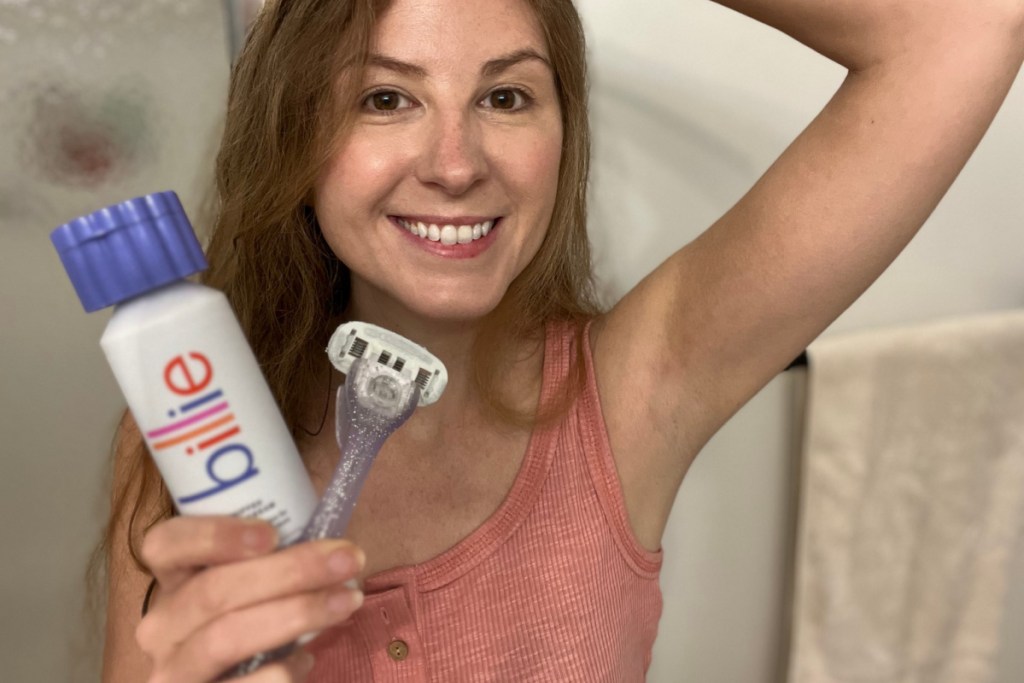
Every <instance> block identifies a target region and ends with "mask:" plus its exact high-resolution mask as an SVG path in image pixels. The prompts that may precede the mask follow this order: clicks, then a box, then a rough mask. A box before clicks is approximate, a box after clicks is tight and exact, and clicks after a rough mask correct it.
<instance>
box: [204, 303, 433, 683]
mask: <svg viewBox="0 0 1024 683" xmlns="http://www.w3.org/2000/svg"><path fill="white" fill-rule="evenodd" d="M327 357H328V358H329V359H330V361H331V364H332V365H333V366H334V367H335V368H337V369H338V371H339V372H342V373H344V374H345V382H344V384H342V385H341V386H340V387H338V395H337V402H336V407H335V413H334V415H335V436H336V438H337V441H338V447H339V448H340V449H341V457H340V458H339V460H338V466H337V467H336V468H335V470H334V475H333V476H332V477H331V481H330V483H329V484H328V485H327V489H326V490H325V491H324V495H323V498H321V500H320V503H319V505H317V508H316V510H315V511H314V512H313V516H312V517H311V518H310V520H309V522H308V523H307V524H306V527H305V529H304V530H303V532H302V534H301V535H300V536H299V538H298V539H297V540H296V541H295V543H302V542H305V541H313V540H321V539H325V538H342V537H344V535H345V531H346V529H348V524H349V521H350V520H351V519H352V513H353V511H354V510H355V506H356V500H357V499H358V497H359V492H360V491H361V490H362V488H363V484H364V483H365V481H366V477H367V475H369V473H370V467H371V466H372V465H373V461H374V459H375V458H376V457H377V454H378V453H379V452H380V449H381V447H382V446H383V445H384V442H385V441H386V440H387V438H388V437H389V436H391V435H392V434H393V433H394V432H395V431H396V430H397V429H398V428H399V427H401V426H402V424H404V423H405V421H406V420H408V419H409V416H410V415H412V413H413V411H414V410H415V409H416V407H417V406H420V405H430V404H432V403H434V402H435V401H437V399H439V398H440V397H441V394H442V392H444V388H445V386H447V384H448V371H447V369H446V368H445V367H444V363H442V362H441V361H440V360H438V358H437V357H436V356H434V355H433V354H431V353H430V352H429V351H427V350H426V349H425V348H423V347H422V346H420V345H418V344H414V343H413V342H411V341H409V340H408V339H406V338H405V337H403V336H401V335H399V334H395V333H394V332H391V331H389V330H385V329H384V328H382V327H377V326H376V325H371V324H370V323H364V322H348V323H345V324H343V325H341V326H340V327H339V328H338V329H337V330H335V331H334V334H333V335H331V339H330V341H329V342H328V344H327ZM316 635H317V634H316V633H311V634H307V635H305V636H303V637H302V638H300V639H299V640H298V641H296V642H295V643H291V644H289V645H285V646H283V647H280V648H278V649H276V650H271V651H269V652H264V653H261V654H259V655H256V656H255V657H253V658H251V659H249V660H248V661H245V662H243V663H241V664H239V665H237V666H236V667H235V668H233V669H231V670H230V671H228V672H227V673H226V674H225V675H224V676H222V677H221V678H220V679H219V680H225V679H228V678H235V677H238V676H244V675H246V674H249V673H252V672H253V671H255V670H256V669H258V668H260V667H261V666H263V665H264V664H267V663H269V662H273V661H277V660H279V659H283V658H284V657H287V656H288V655H289V654H291V652H293V651H294V649H295V647H296V646H298V645H304V644H305V643H307V642H309V641H310V640H312V639H313V638H315V637H316Z"/></svg>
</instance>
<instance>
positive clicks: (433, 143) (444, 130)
mask: <svg viewBox="0 0 1024 683" xmlns="http://www.w3.org/2000/svg"><path fill="white" fill-rule="evenodd" d="M487 173H488V164H487V156H486V153H485V150H484V145H483V131H482V130H481V127H480V124H479V122H478V121H475V120H474V119H473V118H472V115H470V114H463V113H458V114H455V113H451V114H445V115H440V114H439V115H438V117H437V120H436V122H435V125H434V126H429V127H428V130H427V140H426V141H425V144H424V150H423V155H422V158H421V161H420V167H419V179H420V181H421V182H423V183H426V184H429V185H435V186H437V187H440V188H442V189H443V190H444V191H445V192H446V193H448V194H450V195H461V194H464V193H465V192H467V191H468V190H469V189H470V188H472V187H473V186H474V185H476V184H477V183H478V182H480V181H481V180H483V179H484V178H486V177H487Z"/></svg>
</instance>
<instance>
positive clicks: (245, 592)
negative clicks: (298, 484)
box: [135, 516, 365, 683]
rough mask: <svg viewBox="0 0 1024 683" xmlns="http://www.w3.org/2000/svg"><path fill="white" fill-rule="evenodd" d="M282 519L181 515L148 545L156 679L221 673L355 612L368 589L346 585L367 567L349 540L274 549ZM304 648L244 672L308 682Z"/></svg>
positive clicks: (142, 640) (149, 638) (139, 637)
mask: <svg viewBox="0 0 1024 683" xmlns="http://www.w3.org/2000/svg"><path fill="white" fill-rule="evenodd" d="M276 543H277V537H276V533H275V531H274V528H273V527H272V526H271V525H269V524H267V523H265V522H261V521H258V520H245V519H239V518H235V517H198V516H197V517H174V518H172V519H170V520H167V521H166V522H163V523H161V524H158V525H157V526H155V527H153V529H152V530H151V531H150V532H149V533H148V534H147V536H146V538H145V540H144V542H143V545H142V559H143V562H145V564H146V565H147V566H148V567H149V569H150V570H151V571H152V572H153V576H154V577H155V578H156V580H157V586H158V587H157V590H156V593H155V594H154V595H153V598H152V600H151V602H150V609H149V612H148V613H147V614H146V616H145V617H144V618H143V620H142V622H141V623H140V624H139V627H138V629H137V630H136V632H135V639H136V641H137V642H138V645H139V647H140V648H141V649H142V651H143V652H145V653H146V655H148V656H149V657H150V658H151V660H152V663H153V669H152V674H151V676H150V678H149V683H164V682H167V683H171V682H173V683H193V682H195V683H198V682H200V681H203V682H205V681H212V680H214V679H216V678H217V677H218V676H219V675H221V674H222V673H224V672H225V671H226V670H228V669H230V668H231V667H233V666H234V665H235V664H238V663H239V662H241V661H243V660H246V659H248V658H249V657H252V656H253V655H256V654H259V653H261V652H265V651H268V650H272V649H274V648H277V647H280V646H282V645H285V644H287V643H290V642H292V641H294V640H296V639H297V638H299V637H300V636H302V635H304V634H309V633H313V632H317V631H320V630H322V629H324V628H327V627H329V626H331V625H333V624H337V623H339V622H342V621H344V620H345V619H348V618H349V616H351V615H352V613H353V612H355V610H357V609H358V608H359V606H360V605H362V593H360V592H359V591H357V590H351V589H349V588H346V587H345V585H344V584H345V582H347V581H349V580H351V579H352V578H353V577H355V575H356V574H357V573H358V572H359V571H360V570H361V569H362V567H363V564H364V561H365V559H364V556H363V553H362V551H361V550H359V549H358V548H357V547H356V546H355V545H353V544H352V543H350V542H348V541H315V542H311V543H303V544H300V545H296V546H292V547H290V548H287V549H284V550H281V551H280V552H276V553H274V552H273V550H274V548H275V545H276ZM311 659H312V658H311V657H310V656H309V655H308V654H307V653H305V652H304V651H302V650H299V651H297V652H296V653H295V654H293V655H292V656H291V657H289V658H288V659H286V660H284V661H282V662H278V663H275V664H271V665H267V666H265V667H263V668H261V669H260V670H259V671H257V672H255V673H253V674H251V675H249V676H246V677H244V678H240V679H236V680H239V681H246V682H251V683H257V682H259V683H264V682H266V683H270V682H271V681H281V682H284V681H302V680H305V677H306V674H307V673H308V672H309V669H310V668H312V661H311Z"/></svg>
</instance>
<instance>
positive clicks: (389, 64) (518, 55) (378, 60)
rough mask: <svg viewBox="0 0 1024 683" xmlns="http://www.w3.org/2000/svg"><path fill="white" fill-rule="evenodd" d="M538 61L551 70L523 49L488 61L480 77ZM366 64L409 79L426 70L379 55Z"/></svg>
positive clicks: (534, 53) (421, 75) (424, 74)
mask: <svg viewBox="0 0 1024 683" xmlns="http://www.w3.org/2000/svg"><path fill="white" fill-rule="evenodd" d="M531 59H534V60H539V61H541V62H543V63H544V64H546V65H547V67H548V68H549V69H551V62H550V61H548V59H547V58H546V57H544V56H543V55H542V54H540V53H539V52H537V51H536V50H534V49H533V48H524V49H522V50H516V51H515V52H511V53H509V54H507V55H503V56H501V57H497V58H495V59H492V60H490V61H488V62H487V63H486V64H484V65H483V66H482V67H481V68H480V75H481V76H497V75H498V74H500V73H502V72H504V71H507V70H508V69H511V68H512V67H513V66H515V65H516V64H519V63H520V62H525V61H528V60H531ZM366 63H367V65H368V66H375V67H379V68H381V69H388V70H389V71H394V72H396V73H399V74H401V75H403V76H409V77H411V78H426V77H427V70H426V69H424V68H423V67H422V66H419V65H418V64H410V63H409V62H403V61H401V60H399V59H395V58H394V57H388V56H387V55H381V54H376V53H373V54H370V55H369V56H368V57H367V60H366Z"/></svg>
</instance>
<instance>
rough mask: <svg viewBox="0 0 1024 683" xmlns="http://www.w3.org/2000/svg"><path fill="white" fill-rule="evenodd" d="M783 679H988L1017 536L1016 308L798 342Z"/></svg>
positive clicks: (1023, 325) (1023, 322)
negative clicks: (803, 386) (799, 426)
mask: <svg viewBox="0 0 1024 683" xmlns="http://www.w3.org/2000/svg"><path fill="white" fill-rule="evenodd" d="M808 357H809V368H810V370H809V375H808V382H809V384H808V401H807V415H806V418H807V419H806V423H805V425H806V427H805V430H806V431H805V438H804V448H803V458H802V464H801V495H800V513H799V522H798V530H797V548H796V564H795V572H796V574H795V585H794V603H793V632H792V639H791V643H792V645H791V652H790V658H789V682H790V683H854V682H856V683H988V682H990V681H992V680H993V678H994V676H995V674H996V671H995V668H996V667H995V663H996V661H997V658H998V654H999V651H1000V648H1001V647H1004V646H1007V645H1009V646H1011V647H1019V646H1020V643H1016V644H1006V643H1002V644H1001V643H1000V642H999V640H1000V627H1001V623H1002V620H1003V617H1004V604H1005V597H1006V594H1007V591H1008V589H1009V587H1010V583H1009V582H1010V572H1011V570H1012V560H1013V558H1014V554H1015V553H1016V552H1018V550H1017V549H1018V544H1019V543H1020V539H1021V537H1022V535H1024V534H1022V532H1024V312H1020V311H1013V312H1001V313H986V314H980V315H973V316H970V317H966V318H958V319H944V320H941V321H938V322H931V323H927V324H919V325H913V326H905V327H900V328H897V329H886V330H880V331H869V332H860V333H855V334H848V335H842V336H839V337H831V338H827V339H822V340H820V341H818V342H816V343H814V344H812V345H811V347H810V348H809V349H808Z"/></svg>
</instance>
